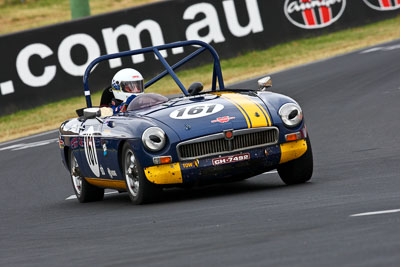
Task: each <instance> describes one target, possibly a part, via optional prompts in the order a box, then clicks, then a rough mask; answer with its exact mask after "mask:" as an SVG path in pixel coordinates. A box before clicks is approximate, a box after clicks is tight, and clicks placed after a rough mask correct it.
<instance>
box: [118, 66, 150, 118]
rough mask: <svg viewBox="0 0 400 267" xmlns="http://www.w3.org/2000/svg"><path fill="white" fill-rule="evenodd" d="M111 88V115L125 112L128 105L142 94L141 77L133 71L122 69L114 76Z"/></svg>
mask: <svg viewBox="0 0 400 267" xmlns="http://www.w3.org/2000/svg"><path fill="white" fill-rule="evenodd" d="M111 87H112V92H113V94H114V99H113V100H112V104H111V108H112V110H113V113H114V114H116V113H118V112H125V111H126V108H127V107H128V105H129V103H131V101H132V100H133V99H134V98H135V97H136V96H137V95H138V94H141V93H143V91H144V86H143V76H142V74H140V72H138V71H137V70H135V69H131V68H126V69H122V70H120V71H118V72H117V73H116V74H115V75H114V77H113V79H112V82H111ZM121 101H122V103H121Z"/></svg>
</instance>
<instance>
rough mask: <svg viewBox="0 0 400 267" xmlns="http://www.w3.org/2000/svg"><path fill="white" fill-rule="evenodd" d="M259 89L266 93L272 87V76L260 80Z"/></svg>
mask: <svg viewBox="0 0 400 267" xmlns="http://www.w3.org/2000/svg"><path fill="white" fill-rule="evenodd" d="M258 87H259V88H260V90H261V91H265V90H266V89H267V88H270V87H272V79H271V76H267V77H264V78H262V79H260V80H258Z"/></svg>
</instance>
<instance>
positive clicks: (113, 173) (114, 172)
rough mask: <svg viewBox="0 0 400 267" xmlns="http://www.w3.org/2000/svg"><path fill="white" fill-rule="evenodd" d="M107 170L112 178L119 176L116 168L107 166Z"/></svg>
mask: <svg viewBox="0 0 400 267" xmlns="http://www.w3.org/2000/svg"><path fill="white" fill-rule="evenodd" d="M107 172H108V175H109V176H110V178H111V179H114V177H116V176H117V172H116V171H115V170H111V169H110V168H107Z"/></svg>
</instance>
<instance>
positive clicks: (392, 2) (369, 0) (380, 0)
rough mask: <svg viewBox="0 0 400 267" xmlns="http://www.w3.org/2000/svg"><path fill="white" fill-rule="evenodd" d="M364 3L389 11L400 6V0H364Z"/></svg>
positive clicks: (376, 8)
mask: <svg viewBox="0 0 400 267" xmlns="http://www.w3.org/2000/svg"><path fill="white" fill-rule="evenodd" d="M364 3H365V4H366V5H367V6H369V7H370V8H372V9H375V10H379V11H389V10H395V9H398V8H400V0H364Z"/></svg>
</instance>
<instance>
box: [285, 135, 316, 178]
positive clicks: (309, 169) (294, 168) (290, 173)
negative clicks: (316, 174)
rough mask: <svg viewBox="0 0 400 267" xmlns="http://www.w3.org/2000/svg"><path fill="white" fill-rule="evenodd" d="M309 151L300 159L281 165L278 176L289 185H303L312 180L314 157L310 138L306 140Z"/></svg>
mask: <svg viewBox="0 0 400 267" xmlns="http://www.w3.org/2000/svg"><path fill="white" fill-rule="evenodd" d="M306 142H307V151H306V153H304V155H302V156H301V157H300V158H298V159H295V160H292V161H289V162H287V163H284V164H281V165H279V167H278V174H279V176H280V177H281V179H282V181H283V182H284V183H285V184H287V185H292V184H302V183H305V182H307V181H308V180H310V179H311V176H312V173H313V168H314V167H313V155H312V149H311V143H310V139H309V137H307V139H306Z"/></svg>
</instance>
